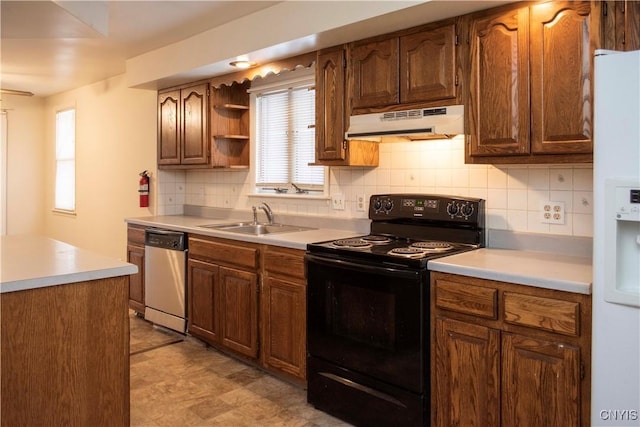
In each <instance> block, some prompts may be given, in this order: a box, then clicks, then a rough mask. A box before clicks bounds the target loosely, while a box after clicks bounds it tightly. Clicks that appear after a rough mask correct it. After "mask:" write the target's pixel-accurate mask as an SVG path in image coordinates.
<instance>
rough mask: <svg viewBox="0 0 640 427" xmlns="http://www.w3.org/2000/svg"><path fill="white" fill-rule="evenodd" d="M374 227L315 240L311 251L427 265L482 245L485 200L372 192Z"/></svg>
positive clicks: (393, 262)
mask: <svg viewBox="0 0 640 427" xmlns="http://www.w3.org/2000/svg"><path fill="white" fill-rule="evenodd" d="M369 218H370V219H371V232H370V234H368V235H364V236H354V237H352V238H348V239H340V240H330V241H326V242H319V243H312V244H309V245H308V246H307V250H308V251H309V253H313V254H318V255H324V256H328V257H338V258H340V257H344V258H350V259H359V260H362V261H365V262H373V263H387V264H396V265H405V266H407V267H414V268H426V266H427V261H428V260H430V259H434V258H438V257H441V256H445V255H453V254H455V253H460V252H465V251H468V250H472V249H477V248H479V247H482V246H484V241H485V231H484V221H485V214H484V200H481V199H475V198H468V197H455V196H442V195H425V194H388V195H374V196H371V199H370V204H369Z"/></svg>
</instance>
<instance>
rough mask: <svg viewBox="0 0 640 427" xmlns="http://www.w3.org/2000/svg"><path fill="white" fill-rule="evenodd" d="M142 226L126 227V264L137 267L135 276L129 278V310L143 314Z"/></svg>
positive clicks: (143, 228)
mask: <svg viewBox="0 0 640 427" xmlns="http://www.w3.org/2000/svg"><path fill="white" fill-rule="evenodd" d="M144 230H145V227H144V226H140V225H129V226H128V227H127V262H130V263H131V264H135V265H136V266H137V267H138V272H137V273H136V274H131V275H130V276H129V308H130V309H131V310H135V311H136V312H138V313H141V314H144V308H145V300H144Z"/></svg>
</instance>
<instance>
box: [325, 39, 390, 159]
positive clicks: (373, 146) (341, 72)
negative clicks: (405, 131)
mask: <svg viewBox="0 0 640 427" xmlns="http://www.w3.org/2000/svg"><path fill="white" fill-rule="evenodd" d="M345 67H346V63H345V49H344V47H343V46H338V47H335V48H330V49H326V50H321V51H318V54H317V59H316V162H315V163H316V164H319V165H327V166H377V165H378V159H379V151H378V144H377V143H375V142H370V141H354V140H352V141H347V140H346V139H345V137H344V133H345V130H346V126H347V120H348V119H347V116H346V111H347V107H346V105H347V101H348V100H347V99H346V98H345V81H346V80H345V79H346V76H345V72H346V69H345Z"/></svg>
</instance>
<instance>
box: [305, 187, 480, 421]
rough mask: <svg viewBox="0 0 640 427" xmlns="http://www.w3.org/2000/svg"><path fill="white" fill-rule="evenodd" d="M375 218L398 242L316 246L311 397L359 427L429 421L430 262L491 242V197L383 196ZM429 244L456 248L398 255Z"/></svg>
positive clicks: (310, 299)
mask: <svg viewBox="0 0 640 427" xmlns="http://www.w3.org/2000/svg"><path fill="white" fill-rule="evenodd" d="M369 218H370V219H371V235H385V236H387V237H389V238H390V241H389V242H384V243H383V242H374V243H373V244H372V245H371V246H370V247H367V248H360V249H359V248H345V247H343V246H339V245H336V244H334V243H333V242H319V243H313V244H309V245H308V246H307V254H306V255H305V263H306V268H307V380H308V389H307V400H308V401H309V403H311V404H313V405H314V406H315V407H316V408H318V409H320V410H323V411H325V412H328V413H330V414H332V415H334V416H336V417H338V418H341V419H343V420H345V421H348V422H350V423H353V424H355V425H361V426H376V427H378V426H380V427H383V426H407V427H408V426H426V425H429V419H430V411H429V401H430V398H429V384H430V374H429V353H430V352H429V336H430V333H429V318H430V316H429V271H428V268H427V266H428V260H429V259H433V258H434V257H440V256H446V255H451V254H453V253H459V252H461V251H467V250H473V249H476V248H478V247H482V246H484V241H485V231H484V221H485V214H484V201H483V200H481V199H472V198H463V197H454V196H441V195H420V194H388V195H374V196H371V200H370V208H369ZM361 237H364V236H355V237H354V238H361ZM421 241H422V242H424V241H437V242H447V243H450V245H443V246H451V249H450V250H449V251H445V252H435V253H430V254H428V255H425V257H424V258H422V259H410V258H398V257H395V256H392V255H390V254H389V250H391V249H395V248H403V247H407V246H410V245H411V244H412V243H416V242H421Z"/></svg>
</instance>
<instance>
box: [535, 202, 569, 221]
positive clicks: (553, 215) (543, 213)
mask: <svg viewBox="0 0 640 427" xmlns="http://www.w3.org/2000/svg"><path fill="white" fill-rule="evenodd" d="M564 220H565V211H564V202H543V203H542V205H541V207H540V221H541V222H542V223H543V224H564Z"/></svg>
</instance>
